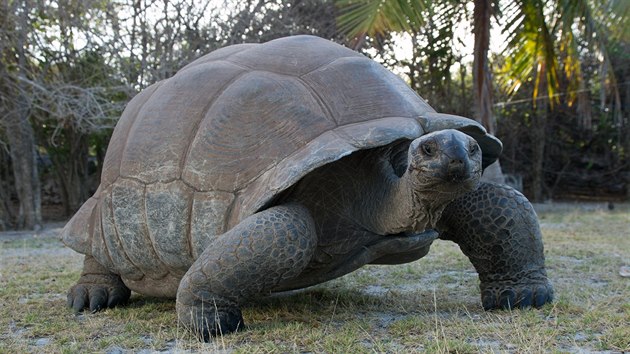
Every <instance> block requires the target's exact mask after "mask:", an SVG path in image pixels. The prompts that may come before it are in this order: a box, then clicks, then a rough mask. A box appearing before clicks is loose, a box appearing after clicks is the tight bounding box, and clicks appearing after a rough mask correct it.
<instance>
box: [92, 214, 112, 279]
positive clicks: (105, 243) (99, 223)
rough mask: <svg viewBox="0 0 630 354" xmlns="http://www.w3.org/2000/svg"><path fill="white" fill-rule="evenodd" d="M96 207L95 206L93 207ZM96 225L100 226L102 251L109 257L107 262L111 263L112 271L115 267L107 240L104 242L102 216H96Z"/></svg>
mask: <svg viewBox="0 0 630 354" xmlns="http://www.w3.org/2000/svg"><path fill="white" fill-rule="evenodd" d="M95 209H96V208H95ZM98 213H99V214H100V213H101V203H98ZM98 227H100V228H101V232H100V234H101V235H100V238H101V241H102V242H103V247H105V250H104V251H105V252H103V253H104V254H105V256H106V257H107V259H109V264H111V265H112V269H110V270H111V271H114V270H116V269H114V268H116V266H115V265H114V260H113V259H112V256H111V255H110V254H109V246H107V242H105V231H104V230H103V217H102V216H101V217H99V218H98Z"/></svg>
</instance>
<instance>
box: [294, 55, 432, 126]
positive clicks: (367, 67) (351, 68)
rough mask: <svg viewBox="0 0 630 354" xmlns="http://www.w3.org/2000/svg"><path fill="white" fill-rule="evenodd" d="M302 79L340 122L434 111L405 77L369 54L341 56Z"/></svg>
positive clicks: (343, 123) (408, 116)
mask: <svg viewBox="0 0 630 354" xmlns="http://www.w3.org/2000/svg"><path fill="white" fill-rule="evenodd" d="M302 79H303V80H304V81H306V82H307V83H308V84H309V85H310V86H311V87H312V88H313V90H314V91H316V92H318V93H319V95H320V96H321V97H322V99H323V101H324V102H326V103H327V105H328V106H329V108H330V111H331V112H332V114H333V116H334V118H335V120H336V121H337V122H338V124H339V125H345V124H352V123H357V122H363V121H370V120H373V119H379V118H384V117H407V118H416V117H418V116H419V115H421V114H423V113H424V112H427V111H431V112H434V110H433V108H431V107H430V106H429V105H428V104H427V103H426V102H425V101H424V100H423V99H422V98H420V96H418V95H417V94H416V93H415V92H414V91H413V90H411V89H409V86H407V84H406V83H405V82H404V81H403V80H402V79H400V78H399V77H398V76H396V75H394V74H393V73H391V72H389V71H388V70H385V69H384V68H383V67H382V66H381V65H380V64H378V63H376V62H374V61H373V60H370V59H368V58H365V57H349V58H340V59H338V60H336V61H334V62H333V63H331V64H330V65H327V66H324V67H321V68H319V69H317V70H315V71H313V72H311V73H309V74H307V75H304V76H303V77H302Z"/></svg>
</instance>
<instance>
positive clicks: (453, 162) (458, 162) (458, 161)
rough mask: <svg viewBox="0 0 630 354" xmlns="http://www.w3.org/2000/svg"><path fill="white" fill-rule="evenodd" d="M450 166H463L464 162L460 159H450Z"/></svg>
mask: <svg viewBox="0 0 630 354" xmlns="http://www.w3.org/2000/svg"><path fill="white" fill-rule="evenodd" d="M450 164H451V166H459V165H463V164H464V161H463V160H462V159H451V163H450Z"/></svg>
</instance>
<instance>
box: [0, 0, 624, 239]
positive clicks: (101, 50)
mask: <svg viewBox="0 0 630 354" xmlns="http://www.w3.org/2000/svg"><path fill="white" fill-rule="evenodd" d="M481 5H484V6H486V7H485V9H486V10H485V12H484V13H485V14H490V15H492V16H491V17H487V18H486V17H483V18H481V17H480V16H481V15H480V14H481V12H480V10H479V9H481V7H480V6H481ZM629 9H630V3H629V2H627V1H623V0H616V1H615V0H608V1H605V0H580V1H568V0H535V1H525V0H520V1H516V2H507V1H498V0H497V1H480V0H477V1H456V0H445V1H428V0H417V1H399V0H378V1H374V0H361V1H359V0H353V1H347V0H338V1H332V0H287V1H284V0H272V1H269V0H248V1H229V0H225V1H221V0H213V1H207V2H204V1H197V0H116V1H113V0H100V1H97V0H44V1H35V0H0V201H1V202H0V229H5V228H37V227H38V226H39V225H41V223H42V218H43V217H44V218H46V219H51V218H58V219H65V218H67V217H68V216H69V215H71V214H72V213H73V212H74V211H75V210H76V209H77V208H78V207H79V206H80V205H81V203H82V202H83V201H84V200H85V199H86V198H87V197H89V196H90V194H91V193H93V192H94V191H95V189H96V186H98V179H99V175H100V166H101V161H102V159H103V156H104V154H105V151H106V147H107V142H108V140H109V136H110V134H111V132H112V129H113V126H114V125H115V123H116V121H117V119H118V117H119V115H120V113H121V111H122V109H123V108H124V106H125V104H126V102H128V101H129V99H130V98H131V97H133V95H135V94H136V93H137V92H139V91H140V90H141V89H143V88H144V87H146V86H148V85H150V84H152V83H154V82H156V81H159V80H162V79H165V78H168V77H170V76H171V75H173V73H175V72H176V71H177V69H178V68H180V67H182V66H183V65H185V64H187V63H188V62H190V61H192V60H194V59H195V58H197V57H199V56H201V55H203V54H205V53H207V52H209V51H211V50H213V49H216V48H219V47H222V46H225V45H230V44H235V43H242V42H262V41H267V40H271V39H274V38H278V37H282V36H287V35H293V34H303V33H308V34H315V35H319V36H321V37H325V38H330V39H333V40H335V41H337V42H340V43H343V44H346V45H348V46H351V47H353V48H356V49H357V50H360V51H362V52H364V53H366V54H367V55H369V56H371V57H374V58H375V59H376V60H378V61H380V62H381V63H383V64H384V65H385V66H387V67H388V68H390V69H392V70H394V71H395V72H397V73H400V74H401V76H403V78H404V79H405V80H407V82H408V83H409V84H410V86H411V87H412V88H413V89H414V90H416V91H417V92H418V93H419V94H420V95H421V96H423V97H424V98H426V99H427V100H428V101H429V103H430V104H431V105H432V106H433V107H434V108H436V110H438V111H441V112H448V113H455V114H459V115H464V116H469V117H475V118H477V119H479V120H482V121H483V117H486V118H491V120H490V121H492V122H496V127H494V128H493V131H495V132H496V134H497V135H498V136H499V137H500V138H501V139H502V140H503V142H504V146H505V153H504V155H503V157H502V160H501V163H502V166H503V172H504V173H506V174H507V175H508V176H510V177H513V178H512V181H517V182H518V181H519V180H522V185H523V188H524V190H525V192H526V194H527V195H528V196H529V197H530V198H533V199H537V200H545V199H549V198H555V199H558V198H598V199H606V200H620V199H627V198H628V195H629V193H630V192H629V187H628V185H629V181H630V163H629V162H628V161H629V159H628V151H629V149H630V137H629V136H630V130H629V126H630V125H629V124H630V123H629V121H628V115H629V114H628V107H629V104H630V60H628V59H629V58H630V56H629V53H630V47H629V38H628V37H629V33H630V29H629V28H628V20H627V19H628V16H627V15H628V11H629ZM480 19H481V20H484V19H485V20H484V21H485V22H486V23H482V24H483V25H484V26H487V28H488V29H490V28H494V29H493V30H492V31H491V32H489V33H490V34H492V36H494V37H497V36H501V37H502V38H504V41H503V43H502V44H503V45H499V46H497V48H491V50H490V52H485V53H483V52H482V54H484V55H481V56H480V57H481V58H483V57H485V58H486V59H487V60H486V61H485V64H484V63H482V64H483V65H481V64H478V62H477V61H475V62H471V59H470V58H471V56H472V55H473V52H475V53H477V54H479V53H478V52H479V50H480V49H479V48H478V46H477V45H475V46H474V48H473V46H472V43H471V42H472V39H471V38H472V37H471V36H470V35H469V34H470V32H471V31H473V30H475V31H479V30H478V28H480V26H481V25H480ZM362 26H363V27H362ZM365 26H367V27H365ZM475 38H477V37H475ZM475 42H477V39H475ZM401 43H406V44H407V46H408V47H409V48H410V49H409V50H408V51H407V52H406V54H401V51H400V50H398V49H396V48H397V47H399V46H400V44H401ZM482 49H483V48H482ZM475 70H477V71H475ZM480 70H481V75H482V76H483V77H487V78H489V79H490V81H488V82H487V86H485V87H486V88H487V89H489V91H488V92H487V93H486V95H487V97H486V98H485V100H486V101H484V102H486V104H490V106H489V107H490V109H488V110H487V112H486V113H483V114H480V112H479V110H478V109H477V108H476V107H478V106H479V105H478V103H479V102H478V100H479V98H478V95H477V92H478V90H477V89H476V87H477V86H475V85H476V83H478V82H479V74H476V75H477V76H475V75H473V73H474V72H477V73H479V72H480ZM517 184H518V183H517ZM42 205H43V208H42ZM42 215H43V217H42Z"/></svg>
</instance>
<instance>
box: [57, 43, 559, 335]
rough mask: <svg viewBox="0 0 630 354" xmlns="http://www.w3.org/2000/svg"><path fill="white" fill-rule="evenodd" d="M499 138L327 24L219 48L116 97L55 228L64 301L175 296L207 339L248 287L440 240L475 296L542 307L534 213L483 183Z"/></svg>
mask: <svg viewBox="0 0 630 354" xmlns="http://www.w3.org/2000/svg"><path fill="white" fill-rule="evenodd" d="M501 148H502V147H501V142H500V141H499V140H498V139H496V138H495V137H493V136H491V135H489V134H487V132H486V131H485V130H484V128H483V127H482V126H481V125H479V124H478V123H476V122H475V121H473V120H470V119H467V118H462V117H458V116H454V115H447V114H440V113H436V112H435V110H433V109H432V108H431V107H430V106H429V105H428V104H427V103H426V102H425V101H424V100H423V99H422V98H421V97H419V96H418V95H417V94H416V93H415V92H414V91H413V90H411V89H410V88H409V87H408V86H407V85H406V84H405V82H404V81H403V80H401V79H399V78H398V77H397V76H395V75H394V74H392V73H391V72H389V71H388V70H386V69H385V68H383V67H382V66H381V65H379V64H377V63H376V62H374V61H372V60H370V59H368V58H366V57H365V56H363V55H361V54H358V53H356V52H354V51H352V50H349V49H347V48H344V47H343V46H341V45H338V44H335V43H333V42H330V41H328V40H324V39H321V38H317V37H314V36H295V37H288V38H281V39H277V40H273V41H270V42H267V43H264V44H240V45H233V46H229V47H225V48H222V49H219V50H216V51H214V52H212V53H210V54H208V55H206V56H203V57H201V58H199V59H198V60H196V61H194V62H192V63H191V64H189V65H187V66H186V67H184V68H183V69H181V70H180V71H179V72H177V74H175V75H174V76H173V77H171V78H170V79H167V80H164V81H161V82H158V83H156V84H154V85H152V86H150V87H148V88H147V89H145V90H144V91H142V92H141V93H139V94H138V95H137V96H136V97H135V98H134V99H133V100H131V102H130V103H129V104H128V105H127V107H126V109H125V111H124V112H123V114H122V117H121V118H120V121H119V122H118V124H117V126H116V128H115V130H114V133H113V135H112V138H111V141H110V143H109V148H108V150H107V154H106V156H105V160H104V164H103V173H102V177H101V184H100V186H99V188H98V190H97V191H96V192H95V194H94V195H93V196H92V197H91V198H90V199H89V200H88V201H86V202H85V204H83V206H82V207H81V208H80V210H79V211H78V212H77V213H76V214H75V215H74V217H73V218H72V219H71V220H70V221H69V223H68V224H67V225H66V227H65V228H64V230H63V232H62V239H63V241H64V243H65V244H66V245H68V246H69V247H71V248H72V249H74V250H76V251H77V252H80V253H82V254H85V260H84V268H83V273H82V275H81V277H80V279H79V281H78V283H77V284H76V285H74V286H73V287H72V288H71V289H70V291H69V294H68V304H69V306H71V307H72V308H74V310H76V311H81V310H83V309H84V308H88V309H89V310H91V311H97V310H99V309H103V308H106V307H113V306H116V305H118V304H121V303H124V302H126V301H127V300H128V298H129V296H130V293H131V290H133V291H136V292H138V293H140V294H146V295H149V296H158V297H170V298H176V308H177V313H178V317H179V320H180V322H181V323H182V324H183V325H184V326H186V327H188V328H190V329H191V330H193V331H194V332H195V333H196V334H197V335H198V336H199V337H200V338H202V339H205V340H208V339H209V338H210V337H211V336H212V335H216V334H219V333H222V334H225V333H229V332H232V331H235V330H237V329H239V328H242V326H243V323H244V322H243V318H242V315H241V310H240V308H239V306H240V305H241V304H242V303H243V302H244V301H247V300H248V299H252V298H256V297H260V296H265V295H268V294H270V293H274V292H280V291H285V290H290V289H298V288H304V287H308V286H311V285H314V284H318V283H321V282H325V281H327V280H330V279H333V278H337V277H340V276H342V275H344V274H347V273H349V272H352V271H354V270H356V269H357V268H359V267H361V266H363V265H365V264H399V263H406V262H412V261H414V260H417V259H419V258H421V257H423V256H424V255H426V254H427V252H428V250H429V247H430V245H431V243H432V242H433V241H434V240H435V239H437V238H440V239H445V240H451V241H454V242H456V243H457V244H458V245H459V246H460V248H461V250H462V251H463V252H464V254H466V255H467V256H468V257H469V259H470V260H471V262H472V264H473V265H474V267H475V269H476V270H477V272H478V273H479V278H480V289H481V301H482V304H483V307H484V308H486V309H493V308H512V307H528V306H535V307H539V306H542V305H543V304H545V303H547V302H550V301H551V300H552V297H553V288H552V286H551V284H550V283H549V281H548V279H547V275H546V271H545V265H544V256H543V245H542V240H541V234H540V230H539V226H538V221H537V217H536V214H535V213H534V211H533V209H532V207H531V205H530V203H529V202H528V201H527V199H526V198H525V197H524V196H523V195H521V194H520V193H519V192H517V191H515V190H513V189H511V188H509V187H507V186H504V185H498V184H490V183H482V182H480V176H481V173H482V170H483V168H485V167H486V166H488V165H489V164H490V163H492V162H493V161H495V160H496V159H497V157H498V156H499V154H500V152H501Z"/></svg>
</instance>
